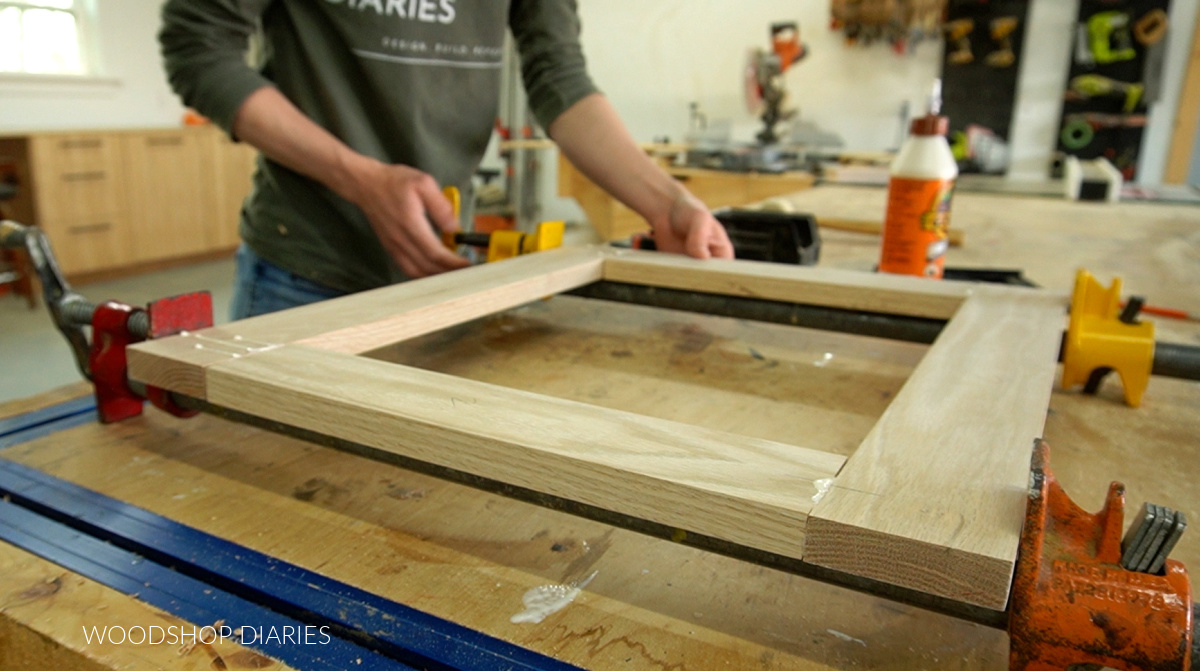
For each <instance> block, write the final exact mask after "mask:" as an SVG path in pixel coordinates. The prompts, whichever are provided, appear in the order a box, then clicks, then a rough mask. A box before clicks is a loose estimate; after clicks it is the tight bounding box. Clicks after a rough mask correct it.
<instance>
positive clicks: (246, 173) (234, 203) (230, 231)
mask: <svg viewBox="0 0 1200 671" xmlns="http://www.w3.org/2000/svg"><path fill="white" fill-rule="evenodd" d="M208 137H209V142H208V145H209V149H210V152H211V160H210V165H211V166H212V173H211V177H212V187H213V188H212V210H211V215H210V219H209V221H208V242H209V246H210V247H211V248H213V249H230V248H233V247H236V246H237V245H238V243H239V242H241V238H240V237H239V236H238V223H239V221H240V220H241V212H242V201H244V200H246V196H248V195H250V189H251V186H252V185H251V179H252V177H253V176H254V169H255V164H256V161H257V159H258V151H257V150H255V149H254V147H251V146H250V145H248V144H243V143H240V142H234V141H232V140H230V139H229V136H227V135H225V133H224V132H222V131H220V130H218V129H216V128H213V129H211V132H210V133H208Z"/></svg>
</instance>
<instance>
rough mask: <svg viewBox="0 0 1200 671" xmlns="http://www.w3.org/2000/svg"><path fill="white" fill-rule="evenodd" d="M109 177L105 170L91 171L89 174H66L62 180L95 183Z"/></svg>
mask: <svg viewBox="0 0 1200 671" xmlns="http://www.w3.org/2000/svg"><path fill="white" fill-rule="evenodd" d="M106 176H107V173H105V172H104V171H103V170H90V171H88V172H64V173H63V175H62V180H63V181H64V182H94V181H97V180H101V179H104V178H105V177H106Z"/></svg>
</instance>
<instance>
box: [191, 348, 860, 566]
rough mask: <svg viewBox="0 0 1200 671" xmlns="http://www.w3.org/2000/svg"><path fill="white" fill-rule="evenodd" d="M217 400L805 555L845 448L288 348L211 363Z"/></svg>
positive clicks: (211, 385) (329, 432)
mask: <svg viewBox="0 0 1200 671" xmlns="http://www.w3.org/2000/svg"><path fill="white" fill-rule="evenodd" d="M208 399H209V401H210V402H212V403H214V404H216V405H219V406H222V407H226V408H231V409H233V410H239V411H242V412H245V413H249V414H252V415H255V416H258V417H262V418H265V419H268V420H273V421H277V422H282V423H284V424H287V425H289V426H295V427H300V428H303V429H307V430H310V431H315V432H317V433H320V434H325V435H330V436H336V437H338V438H342V439H345V440H349V441H352V442H355V443H358V444H362V445H367V446H370V447H374V448H377V449H381V450H384V451H387V452H391V453H393V454H397V455H400V456H403V457H407V458H409V459H415V460H418V461H421V462H425V463H430V464H435V465H438V466H442V467H446V468H451V469H454V470H456V471H461V472H465V473H469V474H472V475H477V476H481V477H486V478H489V479H492V480H496V481H499V482H502V483H506V484H509V485H516V486H518V487H523V488H526V489H530V490H533V491H536V492H540V493H543V494H549V495H551V496H557V497H561V498H564V499H568V500H571V501H577V502H580V503H584V504H587V505H592V506H597V507H600V508H603V509H605V510H610V511H613V512H617V513H621V514H624V515H630V516H633V517H636V518H639V519H643V520H648V521H651V522H656V523H658V524H664V525H667V526H670V527H675V528H679V529H683V530H685V531H689V532H694V533H699V534H702V535H706V536H711V537H714V538H719V539H721V540H725V541H729V542H732V543H737V544H741V545H746V546H749V547H754V548H757V549H760V550H764V551H767V552H774V553H778V554H781V555H784V556H788V557H795V558H799V557H800V556H801V551H802V548H803V538H804V523H805V518H806V516H807V514H808V511H809V509H811V508H812V506H813V500H814V496H815V495H816V494H817V492H818V487H817V485H816V484H814V482H815V481H817V480H822V479H826V478H832V477H834V476H835V475H836V474H837V472H838V470H839V469H840V468H841V466H842V464H843V462H844V458H843V457H841V456H840V455H835V454H829V453H826V452H819V451H816V450H809V449H805V448H801V447H794V446H790V445H783V444H780V443H774V442H771V441H766V440H758V439H752V438H743V437H740V436H735V435H733V434H726V433H722V432H719V431H709V430H704V429H699V428H697V427H692V426H688V425H686V424H679V423H676V422H669V421H665V420H658V419H653V418H650V417H644V416H641V415H635V414H631V413H624V412H619V411H615V410H608V409H605V408H598V407H595V406H591V405H586V404H582V403H574V402H571V401H564V400H559V399H552V398H550V397H546V396H539V395H537V394H530V393H526V392H521V391H516V390H512V389H505V388H502V387H497V386H494V385H490V384H485V383H481V382H474V381H471V380H463V379H459V378H455V377H452V376H449V375H442V374H439V373H431V372H428V371H421V370H416V369H412V368H408V367H405V366H397V365H393V364H388V363H384V362H381V361H375V360H371V359H365V358H362V357H355V356H351V355H346V354H337V353H332V352H323V351H320V350H316V349H312V348H308V347H304V346H299V345H293V346H288V347H282V348H279V349H277V350H273V351H270V352H264V353H262V354H259V355H256V356H253V357H248V358H245V359H240V360H236V361H230V362H228V363H223V364H218V365H215V366H212V367H210V368H209V369H208Z"/></svg>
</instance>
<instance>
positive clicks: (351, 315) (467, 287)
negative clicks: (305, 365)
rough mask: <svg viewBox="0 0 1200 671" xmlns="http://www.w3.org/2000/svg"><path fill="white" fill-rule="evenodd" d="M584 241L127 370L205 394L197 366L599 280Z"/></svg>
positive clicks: (376, 331)
mask: <svg viewBox="0 0 1200 671" xmlns="http://www.w3.org/2000/svg"><path fill="white" fill-rule="evenodd" d="M601 263H602V255H601V252H600V250H598V249H595V248H590V247H576V248H568V249H560V250H554V251H550V252H542V253H540V254H537V255H529V256H523V257H519V258H515V259H510V260H508V261H505V262H503V263H489V264H485V265H482V266H476V267H474V268H471V269H469V270H464V271H460V272H456V273H446V274H443V275H437V276H434V277H429V278H426V279H423V280H421V281H420V282H409V283H405V284H400V285H395V286H391V287H384V288H382V289H376V290H374V291H366V292H362V293H358V294H353V295H350V296H346V297H344V298H340V299H338V300H335V301H324V302H321V303H314V304H312V305H306V306H304V307H300V308H296V309H293V310H287V311H285V312H277V313H273V314H268V315H263V316H260V317H253V318H250V319H245V320H242V321H238V322H234V323H231V324H226V325H223V326H218V327H214V328H210V329H204V330H202V331H197V332H195V333H189V334H185V335H184V336H181V337H176V338H167V339H162V340H155V341H150V342H147V343H143V344H140V345H138V346H137V347H135V348H130V350H129V374H130V376H131V377H132V378H133V379H136V380H140V381H142V382H144V383H146V384H151V385H154V386H157V387H162V388H164V389H170V390H172V391H177V392H180V393H184V394H187V395H189V396H193V397H195V398H201V399H203V398H205V384H204V370H205V369H206V368H208V366H210V365H212V364H214V363H218V362H221V361H229V360H232V359H238V358H242V357H246V356H252V355H254V354H256V353H258V352H262V351H267V350H270V349H272V348H274V347H277V346H279V345H283V344H287V343H291V342H295V341H303V342H307V343H310V344H312V345H314V346H317V347H322V348H324V349H329V350H332V351H338V352H350V353H354V354H358V353H362V352H366V351H369V350H372V349H376V348H379V347H383V346H385V345H389V344H392V343H394V342H397V341H400V340H405V339H408V338H412V337H416V336H419V335H423V334H425V333H429V332H432V331H436V330H438V329H443V328H446V327H448V326H454V325H455V324H460V323H462V322H466V321H470V320H472V319H476V318H478V317H482V316H484V315H488V314H492V313H494V312H499V311H501V310H505V309H508V308H510V307H514V306H517V305H521V304H523V303H528V302H530V301H535V300H538V299H540V298H545V297H546V296H551V295H554V294H557V293H561V292H564V291H570V290H571V289H575V288H577V287H580V286H583V285H585V284H590V283H592V282H595V281H597V280H599V279H600V273H601Z"/></svg>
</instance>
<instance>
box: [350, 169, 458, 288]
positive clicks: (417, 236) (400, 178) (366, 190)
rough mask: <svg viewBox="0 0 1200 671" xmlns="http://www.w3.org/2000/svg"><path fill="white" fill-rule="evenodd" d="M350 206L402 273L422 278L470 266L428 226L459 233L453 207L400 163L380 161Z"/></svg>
mask: <svg viewBox="0 0 1200 671" xmlns="http://www.w3.org/2000/svg"><path fill="white" fill-rule="evenodd" d="M355 191H356V193H355V194H354V197H353V198H351V200H352V202H354V204H355V205H358V207H359V208H360V209H361V210H362V211H363V213H364V214H366V215H367V220H368V221H369V222H371V227H372V228H373V229H374V230H375V235H377V236H379V241H380V242H381V243H383V248H384V249H386V250H387V252H388V254H390V255H391V256H392V258H393V259H395V261H396V263H397V264H398V265H399V266H400V269H401V270H403V271H404V274H405V275H408V276H409V277H412V278H414V279H415V278H418V277H426V276H428V275H436V274H438V273H444V272H446V271H448V270H457V269H459V268H463V267H466V266H467V265H468V264H469V262H468V261H467V260H466V259H465V258H463V257H461V256H459V255H458V254H455V253H454V252H452V251H450V250H449V249H447V248H446V246H445V245H443V244H442V241H441V239H440V237H439V236H438V234H437V233H436V232H435V231H434V229H433V227H432V226H430V225H429V223H430V222H433V224H434V225H435V226H437V228H438V230H440V231H442V232H444V233H450V232H454V231H457V230H459V225H458V219H457V218H456V217H455V216H454V207H453V206H452V205H451V204H450V201H449V200H447V199H446V196H445V195H443V194H442V192H441V189H439V188H438V184H437V180H435V179H434V178H433V177H432V176H430V175H428V174H426V173H424V172H421V171H420V170H416V169H413V168H410V167H408V166H404V165H386V164H383V163H379V164H377V165H376V166H374V167H373V168H372V170H371V171H370V172H369V173H367V176H366V179H364V180H362V181H361V182H359V183H358V184H357V185H356V189H355Z"/></svg>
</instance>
